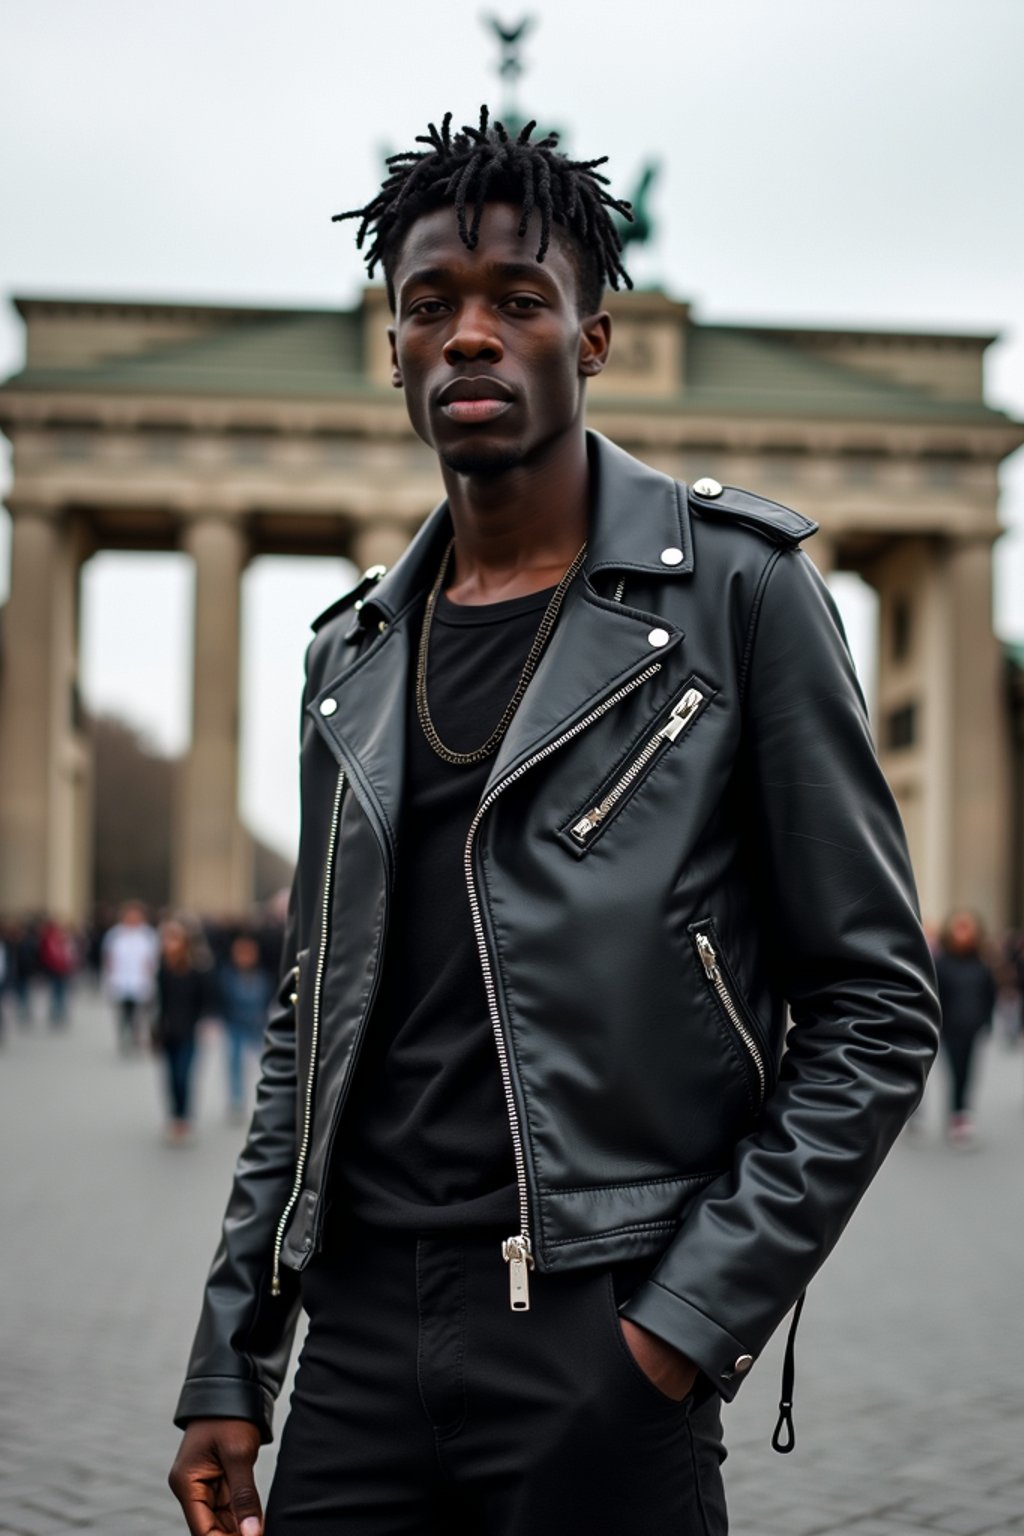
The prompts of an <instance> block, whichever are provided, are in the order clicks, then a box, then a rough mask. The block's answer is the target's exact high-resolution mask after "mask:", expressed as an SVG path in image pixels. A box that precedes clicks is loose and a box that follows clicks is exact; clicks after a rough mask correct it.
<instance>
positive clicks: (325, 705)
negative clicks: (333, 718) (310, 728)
mask: <svg viewBox="0 0 1024 1536" xmlns="http://www.w3.org/2000/svg"><path fill="white" fill-rule="evenodd" d="M337 707H338V701H337V699H321V700H320V713H321V714H322V715H333V714H334V712H335V710H336V709H337Z"/></svg>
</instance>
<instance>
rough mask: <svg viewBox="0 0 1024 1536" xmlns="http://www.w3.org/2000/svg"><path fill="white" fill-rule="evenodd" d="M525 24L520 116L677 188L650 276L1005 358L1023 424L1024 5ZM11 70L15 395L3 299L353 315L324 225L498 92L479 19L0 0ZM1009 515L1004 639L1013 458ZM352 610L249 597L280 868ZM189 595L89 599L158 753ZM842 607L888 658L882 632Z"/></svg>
mask: <svg viewBox="0 0 1024 1536" xmlns="http://www.w3.org/2000/svg"><path fill="white" fill-rule="evenodd" d="M527 8H528V9H529V10H530V12H531V13H532V14H534V15H535V16H536V17H537V18H538V23H539V24H538V26H537V29H536V30H535V32H534V33H533V35H532V37H531V38H530V40H529V42H528V44H527V47H526V59H527V62H528V65H529V73H528V75H527V77H526V83H525V88H524V92H523V99H524V105H525V106H526V107H527V108H528V109H529V111H530V112H535V113H536V114H537V115H538V116H539V117H540V118H541V120H542V124H543V125H544V126H548V125H550V124H555V125H558V126H564V127H565V128H567V129H569V130H570V132H571V141H570V146H569V147H571V149H572V150H573V151H574V152H576V153H579V154H586V155H593V154H603V153H608V154H610V156H611V164H610V167H607V168H606V169H608V170H609V171H610V174H611V175H612V177H613V179H614V185H615V186H616V189H618V190H621V191H623V192H625V193H626V194H627V195H628V193H629V190H630V189H631V187H632V185H633V181H634V178H635V176H636V174H637V172H638V169H639V167H640V166H641V164H642V162H643V161H644V160H645V158H647V157H648V156H650V155H652V154H655V155H658V156H659V157H660V158H661V159H662V161H663V170H662V175H661V180H660V182H659V184H658V187H657V191H656V195H655V205H654V206H655V213H656V216H657V218H658V221H659V226H660V227H659V235H658V239H657V242H656V244H655V246H654V248H653V249H652V250H651V251H650V252H649V253H646V254H645V255H644V256H643V258H642V259H641V260H638V261H637V262H636V263H635V264H634V266H633V272H634V276H635V277H636V278H637V279H639V280H642V281H650V280H653V279H655V278H657V279H660V280H661V281H663V282H664V284H665V285H666V287H667V288H668V289H669V291H670V292H672V293H673V294H675V295H676V296H678V297H680V298H686V299H688V300H689V301H690V302H691V303H693V304H694V305H695V307H696V309H697V312H698V315H699V317H700V318H702V319H704V320H722V321H724V320H729V321H754V322H758V321H760V322H765V323H776V322H778V323H783V322H793V323H797V324H803V325H813V324H816V323H824V324H839V325H843V324H850V325H889V326H897V327H898V326H907V327H922V328H927V327H934V328H937V329H942V330H982V331H999V332H1000V333H1001V334H1002V336H1003V337H1004V338H1005V339H1004V340H1002V341H1001V342H1000V343H999V344H998V345H997V346H996V347H993V348H992V349H991V351H990V354H989V357H990V363H989V373H988V387H989V398H990V400H991V401H992V403H994V404H997V405H1002V406H1003V407H1005V408H1008V409H1010V410H1011V411H1013V412H1015V413H1016V414H1018V415H1024V199H1022V197H1021V194H1020V190H1019V188H1020V151H1021V146H1022V145H1024V92H1022V90H1021V86H1020V66H1021V60H1022V58H1024V3H1022V0H969V3H968V0H958V3H954V0H773V3H768V0H701V3H695V0H689V3H687V0H632V3H630V4H627V5H612V4H608V3H603V0H557V3H554V0H537V3H534V4H532V5H528V6H527V5H524V6H523V7H522V10H525V9H527ZM498 14H500V15H501V16H502V17H503V19H505V20H506V21H512V20H514V19H515V18H517V17H518V16H519V15H520V14H522V11H521V9H520V7H519V6H518V5H517V6H515V7H512V6H510V5H508V4H505V5H503V6H502V8H501V9H500V10H499V12H498ZM0 44H2V47H0V146H2V147H0V226H2V236H0V294H2V295H3V296H4V303H3V306H2V311H3V312H2V314H0V374H7V373H8V372H10V371H12V370H13V369H15V368H16V367H17V366H18V365H19V363H20V359H21V349H22V337H21V334H20V326H19V324H18V322H17V320H16V317H15V316H14V315H13V312H12V311H11V310H10V306H9V304H8V303H7V302H6V298H7V296H9V295H10V294H12V293H30V294H41V295H53V296H57V295H73V294H77V295H84V296H88V297H108V296H109V297H116V296H121V297H123V296H128V297H145V298H155V299H169V300H174V299H197V300H211V301H225V302H251V301H259V302H267V303H275V304H278V303H283V304H297V305H303V304H316V305H333V304H344V303H349V302H351V301H352V300H353V299H354V297H355V295H356V294H357V292H358V286H359V283H360V280H361V266H360V263H359V258H358V256H357V253H356V252H355V250H354V244H353V227H352V225H337V224H332V223H331V222H330V215H331V214H332V213H335V212H338V211H339V210H340V209H342V208H348V207H351V206H353V205H354V204H357V203H361V202H363V201H365V199H366V197H367V196H368V195H369V194H370V193H371V192H372V190H373V189H374V187H375V186H376V184H377V182H378V180H379V155H380V152H381V150H382V149H397V148H405V147H407V146H408V145H410V144H411V141H412V139H413V137H414V135H415V134H417V133H419V132H421V131H422V130H423V127H424V125H425V123H426V121H427V120H428V119H429V118H435V119H438V120H439V119H440V117H441V116H442V115H443V113H444V112H445V111H446V110H447V109H449V108H450V109H451V110H452V111H453V112H454V113H455V116H456V121H458V122H463V121H471V120H473V119H475V115H476V111H477V109H478V106H479V103H480V102H481V101H483V100H487V101H490V102H491V103H492V104H495V105H498V104H499V103H500V97H501V89H500V86H499V84H498V82H497V79H496V77H495V74H494V67H493V66H494V60H495V57H496V50H495V45H494V43H493V42H492V40H491V39H490V37H489V36H488V35H487V34H486V33H485V32H484V29H483V28H482V26H481V25H480V22H479V20H478V13H477V11H476V10H475V9H474V8H473V7H471V6H467V5H466V4H465V3H459V0H432V3H431V4H429V5H425V4H423V3H422V0H391V3H389V4H384V5H377V6H364V5H358V6H357V5H355V4H351V3H349V4H345V3H343V0H334V3H326V0H292V3H291V4H290V5H289V6H287V7H285V6H282V5H280V4H278V3H275V4H270V3H267V0H244V3H242V0H175V3H174V4H173V5H162V4H161V5H140V4H139V3H138V0H4V3H3V5H2V7H0ZM6 475H7V471H6V469H5V467H4V465H3V464H0V489H2V488H3V487H4V486H6V484H7V478H6ZM753 488H754V489H756V487H753ZM802 510H804V511H806V512H808V513H809V514H810V515H812V516H813V515H814V511H815V509H814V508H813V507H810V506H808V507H804V508H802ZM1003 510H1004V519H1005V521H1006V524H1007V528H1008V532H1007V534H1006V535H1005V536H1004V537H1003V538H1002V539H1001V540H1000V544H999V546H998V564H997V577H998V590H997V604H996V622H997V626H998V628H999V630H1000V633H1002V634H1003V635H1004V636H1007V637H1010V636H1013V637H1016V638H1024V453H1018V454H1017V455H1016V457H1015V459H1014V460H1013V461H1011V464H1010V465H1009V466H1008V467H1007V469H1006V471H1005V474H1004V506H1003ZM6 523H7V519H6V516H5V515H3V516H0V596H2V595H3V593H4V592H5V590H6V580H7V553H6V551H7V531H8V530H7V526H6ZM346 582H347V575H346V571H345V569H344V567H343V566H342V564H341V563H340V562H327V561H325V562H309V561H269V560H268V561H261V562H258V563H257V564H256V565H255V566H254V567H252V568H251V570H250V571H249V572H248V573H247V577H246V585H245V663H244V677H243V733H244V749H243V757H244V761H243V772H242V782H241V798H242V806H243V811H244V812H245V814H246V817H247V819H248V820H249V821H250V823H251V824H253V825H254V826H255V827H256V829H257V830H259V831H260V832H261V833H262V834H264V835H266V836H268V837H269V838H271V840H273V841H274V842H275V843H277V845H278V846H280V847H282V848H283V850H284V851H286V852H291V851H293V847H294V837H295V828H296V824H297V805H296V795H295V762H294V758H295V739H296V720H297V708H298V693H299V687H300V682H301V661H302V653H303V650H304V648H305V644H306V640H307V638H308V629H307V625H308V621H309V619H310V618H311V617H312V616H313V615H314V614H315V613H316V612H317V611H318V610H319V609H320V608H321V607H322V606H324V605H325V604H326V603H327V602H329V601H330V600H331V598H332V597H333V596H334V595H336V593H337V592H338V591H339V590H343V587H344V585H345V584H346ZM189 593H190V580H189V574H188V570H187V566H186V564H185V562H184V561H183V560H181V559H180V558H179V557H175V556H166V557H144V556H113V555H109V556H100V557H97V558H96V559H95V560H94V561H93V562H91V563H90V567H89V568H88V569H87V573H86V578H85V589H84V621H83V672H84V685H85V690H86V696H87V698H88V699H89V701H90V702H91V703H94V704H95V705H98V706H106V707H112V708H117V709H119V710H120V712H121V713H123V714H125V715H127V716H128V717H129V718H131V719H133V720H134V721H135V722H136V723H138V724H139V725H141V726H142V727H143V728H144V729H145V730H146V732H147V733H148V734H149V736H150V737H151V739H152V740H153V741H154V742H155V743H157V744H158V745H160V746H162V747H166V748H170V749H177V748H179V747H181V746H182V745H183V744H184V742H185V740H186V739H187V734H188V707H189V703H188V700H189V681H188V664H189V655H188V647H189V635H188V629H189V613H188V604H189ZM838 596H839V598H840V602H841V603H842V605H843V607H844V612H846V613H847V614H848V619H849V622H850V627H851V637H852V638H853V640H854V644H855V649H857V650H858V654H859V655H860V656H862V657H864V656H867V655H868V654H869V645H868V639H867V627H866V620H865V614H864V608H863V605H862V604H861V603H859V602H858V601H857V595H856V593H855V592H851V591H850V590H849V584H841V586H840V589H839V590H838Z"/></svg>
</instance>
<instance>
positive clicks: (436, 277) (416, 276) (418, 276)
mask: <svg viewBox="0 0 1024 1536" xmlns="http://www.w3.org/2000/svg"><path fill="white" fill-rule="evenodd" d="M450 276H451V270H450V268H448V267H417V268H416V270H415V272H410V273H409V276H408V277H406V278H404V279H403V281H402V287H403V288H412V287H418V286H419V284H421V283H443V282H444V280H445V278H447V277H450Z"/></svg>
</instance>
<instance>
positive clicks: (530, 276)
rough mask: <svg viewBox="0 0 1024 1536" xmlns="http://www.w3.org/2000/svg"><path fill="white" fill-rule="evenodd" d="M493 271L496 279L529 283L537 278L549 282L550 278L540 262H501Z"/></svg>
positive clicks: (496, 264)
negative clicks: (501, 278)
mask: <svg viewBox="0 0 1024 1536" xmlns="http://www.w3.org/2000/svg"><path fill="white" fill-rule="evenodd" d="M492 270H493V272H494V274H495V276H496V277H510V278H513V279H520V278H521V279H522V280H523V281H524V282H528V283H530V282H535V281H536V279H537V278H540V279H541V280H542V281H547V277H548V274H547V273H546V272H545V271H544V268H543V267H542V266H541V264H540V262H539V261H499V262H497V263H495V265H494V267H493V269H492Z"/></svg>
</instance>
